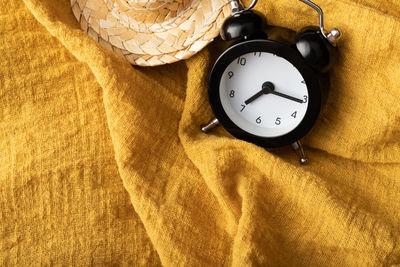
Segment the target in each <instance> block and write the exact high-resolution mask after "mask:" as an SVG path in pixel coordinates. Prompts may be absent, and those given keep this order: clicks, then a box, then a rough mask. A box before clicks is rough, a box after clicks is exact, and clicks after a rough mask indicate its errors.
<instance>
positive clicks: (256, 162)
mask: <svg viewBox="0 0 400 267" xmlns="http://www.w3.org/2000/svg"><path fill="white" fill-rule="evenodd" d="M24 2H25V4H26V6H27V7H28V8H29V10H30V11H31V12H32V14H33V15H34V16H35V17H36V18H37V20H38V21H39V22H40V23H41V24H42V25H43V26H44V27H46V29H47V30H48V31H49V32H50V33H51V34H52V35H53V36H55V37H57V38H58V39H59V40H60V41H61V43H63V45H64V46H65V47H66V48H67V49H68V50H69V51H71V53H72V54H73V55H74V56H75V57H76V58H77V59H78V60H79V61H81V62H83V63H85V64H87V65H88V67H89V68H90V69H91V70H92V72H93V75H94V76H95V77H96V79H97V81H98V83H99V84H100V86H101V87H102V89H103V99H104V109H105V113H106V116H107V122H108V127H109V131H110V135H111V139H112V144H113V148H114V153H115V158H116V162H117V164H118V169H119V173H120V176H121V179H122V181H123V185H124V187H125V188H126V190H127V191H128V193H129V195H130V199H131V202H132V205H133V207H134V209H135V211H136V212H137V213H138V215H139V217H140V219H141V221H142V222H143V225H144V227H145V229H146V232H147V234H148V236H149V238H150V240H151V242H152V243H153V245H154V248H155V250H156V251H157V253H158V255H159V257H160V260H161V262H162V264H163V265H172V266H175V265H188V266H216V265H217V266H218V265H234V266H246V265H247V266H252V265H297V264H298V265H312V266H319V265H324V266H337V265H338V264H345V265H349V266H351V265H362V266H364V265H365V266H368V265H371V266H372V265H390V264H394V263H396V261H398V259H399V255H400V251H399V247H398V242H399V241H398V240H399V236H400V233H399V229H400V228H399V226H400V225H399V222H400V220H399V219H400V214H399V212H398V211H399V210H400V204H399V202H398V201H397V200H398V199H399V197H400V195H399V194H400V193H399V192H400V190H399V189H400V177H399V173H400V165H399V163H400V141H399V139H398V136H399V133H400V123H399V122H400V104H399V102H398V98H399V97H400V92H399V91H398V90H397V89H398V83H399V78H398V76H399V69H398V68H397V65H398V62H399V61H400V52H399V51H397V50H396V49H395V48H397V47H400V43H399V42H400V41H399V40H400V38H398V37H399V33H398V32H397V31H396V30H395V29H397V28H398V27H399V26H400V25H399V23H400V22H399V20H398V19H395V18H394V17H390V16H384V15H383V14H382V13H380V12H377V11H376V10H375V9H371V8H365V7H363V6H360V5H357V4H356V3H350V2H347V1H335V2H332V1H327V0H325V1H320V3H319V4H320V5H321V6H323V7H324V10H325V13H326V14H327V15H328V16H327V25H329V26H336V27H338V28H340V29H342V31H343V32H344V33H343V34H344V37H343V40H342V42H341V47H340V58H338V64H337V66H336V67H335V68H334V70H333V71H332V75H331V91H330V94H329V98H328V101H327V105H326V106H325V108H324V109H323V111H322V113H321V117H320V120H319V121H318V123H317V124H316V126H315V127H314V129H313V130H312V131H311V132H310V134H309V135H308V136H307V137H306V138H305V139H304V143H305V144H306V147H307V148H308V149H307V153H309V157H310V159H311V163H310V165H308V166H306V167H301V166H299V165H298V164H297V159H296V157H295V155H294V154H293V153H292V152H291V151H290V150H289V149H288V148H283V149H280V150H278V151H273V152H270V151H267V150H265V149H263V148H260V147H256V146H254V145H251V144H248V143H245V142H243V141H240V140H236V139H233V138H232V137H231V136H230V135H228V134H227V133H226V132H225V131H224V130H223V129H221V128H219V129H217V130H216V131H215V132H213V133H212V134H210V135H204V134H202V133H201V132H200V131H199V125H200V124H201V123H204V122H205V121H207V120H208V119H210V118H211V117H212V113H211V110H210V108H209V105H208V102H207V91H206V90H207V89H206V86H207V85H206V82H207V75H208V72H209V70H210V67H211V64H212V63H213V61H212V58H213V57H214V54H213V53H214V51H213V50H214V49H218V45H219V44H218V43H217V44H212V45H211V46H209V47H208V48H207V49H206V50H204V51H202V52H200V53H199V54H197V55H196V56H194V57H192V58H191V59H189V60H188V61H186V62H179V63H176V64H172V65H168V66H162V67H157V68H152V69H144V68H138V67H132V66H130V65H129V64H128V63H127V62H124V61H123V60H122V59H120V58H119V57H118V56H117V55H113V54H111V53H110V52H108V51H105V50H104V49H103V48H101V46H99V45H98V44H97V43H95V42H94V41H93V40H91V39H90V38H89V37H88V36H86V34H84V33H83V32H82V31H80V29H79V25H78V24H77V23H76V22H75V21H74V20H75V19H74V17H73V14H72V12H71V11H70V9H69V3H68V2H67V1H62V0H59V1H39V0H24ZM257 9H259V10H260V11H261V12H263V13H265V14H267V16H268V19H269V22H270V23H271V24H275V25H281V26H285V27H289V28H293V29H296V30H299V29H300V28H301V27H302V26H305V25H310V24H314V23H315V20H316V14H315V13H314V11H313V10H311V9H309V8H307V7H306V6H304V5H302V4H301V3H299V4H293V1H289V0H282V1H277V2H260V3H259V4H258V5H257ZM370 21H371V22H370ZM372 22H373V23H372ZM382 25H384V26H385V28H386V29H389V30H385V31H382ZM365 33H368V36H371V38H367V37H368V36H367V37H366V36H365Z"/></svg>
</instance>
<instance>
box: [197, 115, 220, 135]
mask: <svg viewBox="0 0 400 267" xmlns="http://www.w3.org/2000/svg"><path fill="white" fill-rule="evenodd" d="M218 124H219V121H218V119H217V118H214V119H212V120H210V121H209V122H208V123H207V124H203V125H201V126H200V127H201V128H200V129H201V131H202V132H204V133H209V132H210V131H211V130H212V129H214V128H215V127H217V126H218Z"/></svg>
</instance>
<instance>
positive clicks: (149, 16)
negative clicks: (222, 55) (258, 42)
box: [71, 0, 231, 66]
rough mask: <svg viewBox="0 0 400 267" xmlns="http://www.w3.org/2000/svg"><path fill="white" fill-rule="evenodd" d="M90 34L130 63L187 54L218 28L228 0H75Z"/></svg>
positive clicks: (73, 3) (174, 58) (172, 59)
mask: <svg viewBox="0 0 400 267" xmlns="http://www.w3.org/2000/svg"><path fill="white" fill-rule="evenodd" d="M71 6H72V11H73V13H74V15H75V17H76V18H77V20H78V21H79V23H80V24H81V27H82V29H83V30H84V31H86V32H87V33H88V34H89V36H91V37H92V38H93V39H94V40H96V41H98V42H99V43H100V44H102V45H103V46H104V47H106V48H108V49H109V50H111V51H114V52H115V53H117V54H119V55H121V56H122V57H124V58H125V59H126V60H128V61H129V62H130V63H132V64H136V65H141V66H156V65H162V64H166V63H172V62H175V61H178V60H181V59H185V58H188V57H190V56H192V55H193V54H195V53H196V52H198V51H199V50H201V49H202V48H203V47H205V46H206V45H207V44H208V43H210V42H211V41H212V40H213V38H215V37H216V36H217V35H218V33H219V28H220V26H221V25H222V23H223V21H224V19H225V18H226V17H228V16H229V15H230V13H231V8H230V5H229V0H71Z"/></svg>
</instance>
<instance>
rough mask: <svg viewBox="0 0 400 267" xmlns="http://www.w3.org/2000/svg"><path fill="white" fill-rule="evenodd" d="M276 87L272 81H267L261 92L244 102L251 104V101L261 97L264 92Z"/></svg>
mask: <svg viewBox="0 0 400 267" xmlns="http://www.w3.org/2000/svg"><path fill="white" fill-rule="evenodd" d="M274 89H275V87H274V84H273V83H271V82H265V83H264V84H263V85H262V89H261V91H260V92H258V93H257V94H255V95H253V96H252V97H250V98H249V99H247V100H246V101H244V103H245V104H246V105H248V104H250V103H251V102H253V101H254V100H256V99H257V98H259V97H260V96H262V95H264V94H269V93H271V92H273V91H274Z"/></svg>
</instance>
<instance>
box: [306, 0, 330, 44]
mask: <svg viewBox="0 0 400 267" xmlns="http://www.w3.org/2000/svg"><path fill="white" fill-rule="evenodd" d="M300 1H301V2H303V3H304V4H306V5H308V6H310V7H312V8H313V9H315V10H316V11H317V12H318V15H319V28H320V30H321V33H322V35H323V36H324V37H325V38H328V37H327V36H326V34H325V29H324V12H323V11H322V9H321V8H320V7H319V6H318V5H317V4H315V3H313V2H311V1H309V0H300Z"/></svg>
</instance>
